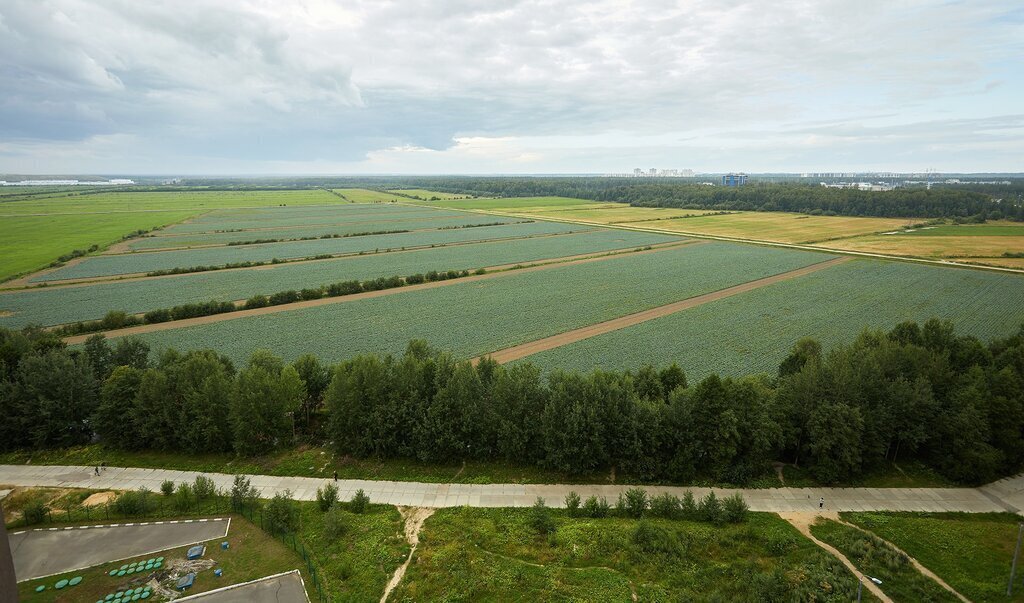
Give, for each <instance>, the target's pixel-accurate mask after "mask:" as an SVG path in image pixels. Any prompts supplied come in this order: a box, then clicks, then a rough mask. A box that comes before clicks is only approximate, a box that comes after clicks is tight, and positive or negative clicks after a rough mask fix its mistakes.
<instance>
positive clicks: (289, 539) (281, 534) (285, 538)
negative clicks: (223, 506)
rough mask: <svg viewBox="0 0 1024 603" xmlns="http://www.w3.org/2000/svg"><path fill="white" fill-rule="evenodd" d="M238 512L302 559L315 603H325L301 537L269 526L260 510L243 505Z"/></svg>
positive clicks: (318, 576) (316, 573) (317, 574)
mask: <svg viewBox="0 0 1024 603" xmlns="http://www.w3.org/2000/svg"><path fill="white" fill-rule="evenodd" d="M238 511H239V512H240V513H241V514H242V516H243V517H245V518H246V519H248V520H249V521H251V522H252V523H254V524H255V525H258V526H259V527H260V529H261V530H263V531H264V532H266V533H268V534H270V535H271V536H273V537H274V538H277V539H278V540H280V541H281V542H283V543H285V544H286V545H288V546H289V547H291V549H292V550H293V551H295V552H296V553H298V555H299V556H300V557H302V560H303V561H305V562H306V570H307V571H308V572H309V576H310V578H312V580H313V588H315V589H316V599H317V601H318V602H319V603H327V601H328V599H327V597H325V596H324V591H323V582H322V581H321V579H320V574H319V573H318V572H317V571H316V565H315V564H314V563H313V559H312V558H311V557H310V555H309V549H308V548H306V544H305V543H304V542H303V541H302V537H300V536H297V535H296V534H295V532H291V531H288V530H276V529H274V526H272V525H270V523H269V522H267V521H266V520H265V519H264V517H263V510H262V509H256V508H250V507H248V506H244V505H243V506H242V507H240V508H239V510H238ZM310 594H312V593H310Z"/></svg>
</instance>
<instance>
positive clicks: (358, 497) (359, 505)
mask: <svg viewBox="0 0 1024 603" xmlns="http://www.w3.org/2000/svg"><path fill="white" fill-rule="evenodd" d="M368 506H370V497H369V496H367V495H366V492H363V489H362V488H360V489H358V490H356V493H355V494H353V495H352V500H350V501H349V502H348V508H349V510H350V511H352V512H353V513H364V512H366V507H368Z"/></svg>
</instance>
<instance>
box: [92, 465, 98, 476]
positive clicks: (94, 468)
mask: <svg viewBox="0 0 1024 603" xmlns="http://www.w3.org/2000/svg"><path fill="white" fill-rule="evenodd" d="M93 471H94V472H95V473H96V477H99V476H100V466H99V465H96V466H95V467H93Z"/></svg>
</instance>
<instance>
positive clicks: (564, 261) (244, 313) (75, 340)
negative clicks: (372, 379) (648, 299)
mask: <svg viewBox="0 0 1024 603" xmlns="http://www.w3.org/2000/svg"><path fill="white" fill-rule="evenodd" d="M702 243H704V242H703V241H693V240H682V241H671V242H668V243H660V244H658V245H647V246H643V247H629V248H624V249H619V250H614V251H610V252H601V253H600V255H595V254H585V255H584V256H583V257H578V256H565V257H560V258H552V259H548V260H540V261H538V262H531V263H525V264H512V265H509V264H504V265H501V266H497V267H494V268H493V270H494V271H493V272H487V273H485V274H474V275H470V276H466V277H462V278H457V279H450V280H444V281H433V282H429V283H421V284H416V285H406V286H404V287H396V288H392V289H381V290H377V291H365V292H363V293H355V294H352V295H342V296H338V297H324V298H320V299H313V300H306V301H299V302H294V303H290V304H279V305H276V306H267V307H263V308H252V309H248V310H236V311H234V312H225V313H222V314H212V315H209V316H200V317H196V318H186V319H183V320H172V321H168V322H160V323H154V324H146V325H138V326H134V327H126V328H123V329H114V330H111V331H100V333H103V334H104V335H106V336H107V337H108V338H113V337H125V336H128V335H138V334H141V333H151V332H154V331H166V330H170V329H180V328H185V327H191V326H197V325H203V324H209V323H214V322H222V321H225V320H233V319H237V318H246V317H250V316H263V315H266V314H276V313H278V312H287V311H291V310H300V309H305V308H314V307H318V306H326V305H331V304H340V303H345V302H352V301H359V300H363V299H372V298H375V297H384V296H386V295H397V294H400V293H405V292H413V291H422V290H424V289H435V288H437V287H445V286H449V285H454V284H457V283H472V282H477V281H482V280H488V279H492V278H498V277H501V276H506V275H509V274H520V273H524V272H536V271H539V270H547V269H549V268H554V267H556V266H572V265H577V264H588V263H591V262H599V261H603V260H608V259H611V258H614V257H618V256H621V255H627V254H630V255H636V254H647V253H657V252H660V251H665V250H668V249H674V248H677V247H686V246H694V245H700V244H702ZM520 265H522V266H524V267H522V268H516V266H520ZM55 326H59V325H55ZM95 334H97V333H85V334H82V335H72V336H69V337H65V338H63V340H64V342H65V343H67V344H69V345H76V344H80V343H84V342H85V340H86V339H88V338H89V337H91V336H93V335H95Z"/></svg>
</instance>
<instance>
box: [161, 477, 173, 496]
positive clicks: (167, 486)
mask: <svg viewBox="0 0 1024 603" xmlns="http://www.w3.org/2000/svg"><path fill="white" fill-rule="evenodd" d="M160 493H161V494H163V495H164V496H170V495H172V494H174V482H173V481H171V480H169V479H165V480H164V482H163V483H162V484H160Z"/></svg>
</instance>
